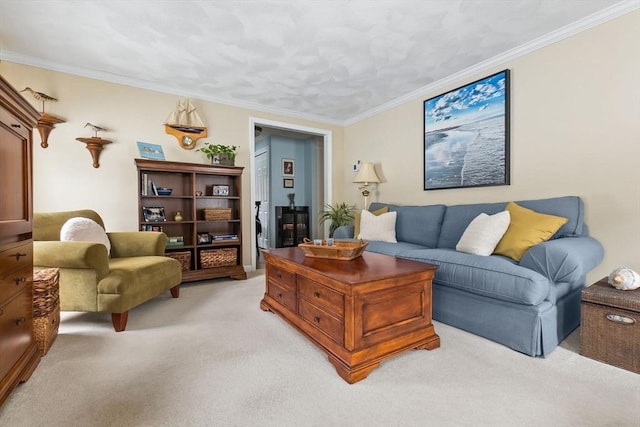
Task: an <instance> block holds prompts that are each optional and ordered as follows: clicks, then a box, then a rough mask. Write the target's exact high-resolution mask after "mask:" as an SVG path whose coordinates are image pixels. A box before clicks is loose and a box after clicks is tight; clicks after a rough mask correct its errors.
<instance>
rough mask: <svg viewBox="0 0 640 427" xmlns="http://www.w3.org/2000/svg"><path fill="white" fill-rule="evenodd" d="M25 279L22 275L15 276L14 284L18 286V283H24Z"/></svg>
mask: <svg viewBox="0 0 640 427" xmlns="http://www.w3.org/2000/svg"><path fill="white" fill-rule="evenodd" d="M26 281H27V278H26V277H24V276H22V277H16V278H15V282H16V286H19V285H20V283H24V282H26Z"/></svg>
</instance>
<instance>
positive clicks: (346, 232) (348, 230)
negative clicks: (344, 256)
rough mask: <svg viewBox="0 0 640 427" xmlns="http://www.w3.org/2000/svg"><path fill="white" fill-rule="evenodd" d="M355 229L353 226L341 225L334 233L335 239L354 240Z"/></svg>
mask: <svg viewBox="0 0 640 427" xmlns="http://www.w3.org/2000/svg"><path fill="white" fill-rule="evenodd" d="M354 231H355V227H354V226H353V225H341V226H340V227H338V228H336V229H335V230H334V231H333V238H334V239H353V232H354Z"/></svg>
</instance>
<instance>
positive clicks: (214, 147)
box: [196, 142, 238, 166]
mask: <svg viewBox="0 0 640 427" xmlns="http://www.w3.org/2000/svg"><path fill="white" fill-rule="evenodd" d="M237 149H238V147H236V146H235V145H231V146H229V145H222V144H211V143H209V142H205V143H204V147H200V148H198V149H197V150H196V151H200V152H201V153H204V154H206V155H207V159H210V160H211V164H212V165H227V166H233V165H234V164H235V160H236V150H237Z"/></svg>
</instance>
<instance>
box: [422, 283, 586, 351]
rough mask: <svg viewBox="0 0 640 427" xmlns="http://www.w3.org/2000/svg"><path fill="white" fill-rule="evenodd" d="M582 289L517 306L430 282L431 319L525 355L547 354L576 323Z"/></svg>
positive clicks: (574, 327) (577, 322)
mask: <svg viewBox="0 0 640 427" xmlns="http://www.w3.org/2000/svg"><path fill="white" fill-rule="evenodd" d="M581 292H582V289H581V288H580V289H576V290H574V291H572V292H570V293H569V294H567V295H565V296H564V297H563V298H561V299H560V300H559V301H558V302H557V303H556V304H552V303H550V302H549V301H543V302H542V303H540V304H538V305H535V306H533V305H521V304H514V303H509V302H506V301H500V300H495V299H491V298H487V297H483V296H481V295H476V294H471V293H468V292H463V291H460V290H458V289H455V288H451V287H448V286H446V285H442V284H438V283H437V282H436V281H434V282H433V319H434V320H437V321H439V322H442V323H446V324H447V325H451V326H454V327H456V328H459V329H462V330H465V331H467V332H471V333H473V334H475V335H479V336H481V337H484V338H487V339H490V340H492V341H495V342H497V343H500V344H503V345H505V346H507V347H509V348H512V349H514V350H516V351H519V352H521V353H524V354H526V355H529V356H534V357H535V356H541V357H544V356H546V355H548V354H550V353H551V352H552V351H553V350H554V349H555V348H556V347H557V346H558V344H559V343H560V342H562V340H564V339H565V338H566V337H567V336H568V335H569V334H570V333H571V332H572V331H574V330H575V329H576V328H577V327H578V326H579V324H580V301H581Z"/></svg>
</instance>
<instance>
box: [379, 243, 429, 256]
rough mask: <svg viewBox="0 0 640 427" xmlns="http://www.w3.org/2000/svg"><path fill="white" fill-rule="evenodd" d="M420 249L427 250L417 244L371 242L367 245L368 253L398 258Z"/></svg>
mask: <svg viewBox="0 0 640 427" xmlns="http://www.w3.org/2000/svg"><path fill="white" fill-rule="evenodd" d="M418 249H427V248H426V247H424V246H422V245H416V244H415V243H407V242H398V243H389V242H369V244H368V245H367V249H366V251H367V252H375V253H377V254H382V255H390V256H398V254H400V253H403V252H406V251H411V250H418Z"/></svg>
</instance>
